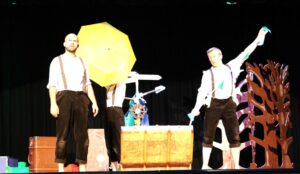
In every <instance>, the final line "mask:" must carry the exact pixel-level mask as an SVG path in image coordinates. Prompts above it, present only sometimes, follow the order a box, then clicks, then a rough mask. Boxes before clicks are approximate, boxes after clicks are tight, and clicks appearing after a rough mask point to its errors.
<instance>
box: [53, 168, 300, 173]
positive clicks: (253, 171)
mask: <svg viewBox="0 0 300 174" xmlns="http://www.w3.org/2000/svg"><path fill="white" fill-rule="evenodd" d="M52 173H58V172H52ZM65 173H71V172H65ZM72 173H78V174H83V173H87V174H96V173H97V174H98V173H99V174H108V173H114V174H116V173H122V174H214V173H222V174H223V173H225V174H226V173H227V174H264V173H266V174H291V173H298V174H300V170H299V169H241V170H219V169H218V170H153V171H114V172H112V171H106V172H103V171H99V172H97V171H95V172H72ZM58 174H61V173H58Z"/></svg>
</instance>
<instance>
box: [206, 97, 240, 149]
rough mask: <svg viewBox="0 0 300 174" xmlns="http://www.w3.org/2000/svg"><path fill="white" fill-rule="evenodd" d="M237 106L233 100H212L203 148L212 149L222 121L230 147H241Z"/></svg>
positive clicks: (208, 111)
mask: <svg viewBox="0 0 300 174" xmlns="http://www.w3.org/2000/svg"><path fill="white" fill-rule="evenodd" d="M236 107H237V106H236V104H235V102H234V101H233V100H232V98H231V97H230V98H228V99H212V100H211V104H210V107H209V108H207V110H206V112H205V117H204V138H203V146H204V147H212V144H213V140H214V138H215V132H216V128H217V125H218V123H219V120H220V119H221V120H222V122H223V125H224V128H225V132H226V136H227V139H228V142H229V145H230V147H239V146H240V136H239V122H238V119H237V116H236Z"/></svg>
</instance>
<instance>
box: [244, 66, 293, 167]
mask: <svg viewBox="0 0 300 174" xmlns="http://www.w3.org/2000/svg"><path fill="white" fill-rule="evenodd" d="M246 71H247V77H246V79H247V86H248V92H247V97H248V104H249V108H251V110H250V113H248V118H249V120H250V123H251V133H249V139H250V141H251V143H250V144H251V146H252V149H253V150H252V163H251V164H250V168H257V164H256V161H255V156H256V145H257V144H258V145H260V146H261V147H263V149H264V158H265V163H264V165H262V166H261V168H279V167H281V168H291V167H292V166H293V164H292V163H291V160H290V157H289V155H288V149H289V145H290V144H291V142H292V136H288V131H289V130H290V129H291V128H292V123H291V119H290V113H291V112H290V94H289V83H288V82H287V77H288V66H284V65H281V64H279V63H275V62H272V61H270V60H267V64H266V65H264V66H263V65H261V64H260V65H257V64H255V63H254V64H253V65H252V64H250V63H246ZM258 125H261V126H262V132H258V133H257V132H256V130H257V129H256V127H257V126H258ZM256 133H257V134H259V133H260V134H261V135H260V137H261V136H262V138H259V137H257V136H256ZM279 158H281V159H279ZM280 161H281V164H280Z"/></svg>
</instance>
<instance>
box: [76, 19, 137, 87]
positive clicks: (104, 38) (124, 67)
mask: <svg viewBox="0 0 300 174" xmlns="http://www.w3.org/2000/svg"><path fill="white" fill-rule="evenodd" d="M78 38H79V48H78V50H77V52H76V53H77V55H78V56H79V57H81V58H83V59H85V61H86V62H87V65H88V69H89V76H90V79H91V80H93V81H94V82H96V83H97V84H99V85H100V86H103V87H104V86H108V85H111V84H115V83H120V82H123V81H124V80H126V79H127V77H128V75H129V73H130V71H131V69H132V67H133V65H134V63H135V61H136V58H135V55H134V52H133V49H132V47H131V44H130V40H129V37H128V36H127V35H126V34H125V33H123V32H121V31H120V30H118V29H116V28H115V27H113V26H112V25H110V24H109V23H107V22H102V23H97V24H91V25H84V26H81V28H80V30H79V33H78Z"/></svg>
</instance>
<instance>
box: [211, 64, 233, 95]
mask: <svg viewBox="0 0 300 174" xmlns="http://www.w3.org/2000/svg"><path fill="white" fill-rule="evenodd" d="M225 65H226V66H227V67H228V68H229V70H230V75H231V82H232V88H231V95H232V94H233V88H234V82H233V73H232V70H231V67H230V66H229V65H227V64H225ZM210 74H211V86H212V98H215V78H214V73H213V71H212V68H210Z"/></svg>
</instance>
